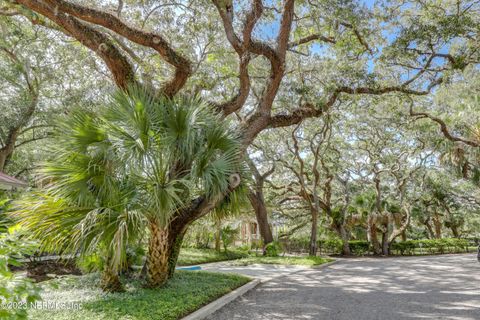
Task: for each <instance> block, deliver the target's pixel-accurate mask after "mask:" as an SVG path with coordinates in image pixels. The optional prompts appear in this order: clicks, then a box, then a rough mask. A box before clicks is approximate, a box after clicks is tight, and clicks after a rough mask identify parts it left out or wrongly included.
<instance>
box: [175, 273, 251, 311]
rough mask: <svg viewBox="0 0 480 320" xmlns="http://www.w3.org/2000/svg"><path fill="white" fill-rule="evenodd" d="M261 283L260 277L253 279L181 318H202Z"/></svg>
mask: <svg viewBox="0 0 480 320" xmlns="http://www.w3.org/2000/svg"><path fill="white" fill-rule="evenodd" d="M259 284H260V279H253V280H252V281H250V282H249V283H247V284H244V285H243V286H241V287H239V288H237V289H235V290H233V291H232V292H230V293H228V294H226V295H224V296H223V297H221V298H218V299H217V300H215V301H213V302H210V303H209V304H207V305H206V306H204V307H202V308H200V309H198V310H197V311H195V312H193V313H190V314H189V315H188V316H186V317H184V318H182V319H181V320H202V319H205V318H206V317H208V316H209V315H211V314H212V313H214V312H215V311H217V310H218V309H220V308H222V307H223V306H225V305H226V304H228V303H230V302H232V301H233V300H235V299H236V298H238V297H240V296H242V295H244V294H245V293H247V292H248V291H250V290H252V289H253V288H255V287H256V286H258V285H259Z"/></svg>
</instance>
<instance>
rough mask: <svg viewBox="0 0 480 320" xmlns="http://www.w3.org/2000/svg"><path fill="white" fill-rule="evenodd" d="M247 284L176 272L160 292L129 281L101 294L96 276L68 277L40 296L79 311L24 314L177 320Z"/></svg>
mask: <svg viewBox="0 0 480 320" xmlns="http://www.w3.org/2000/svg"><path fill="white" fill-rule="evenodd" d="M249 281H250V279H249V278H247V277H245V276H240V275H234V274H220V273H211V272H205V271H201V272H195V271H177V272H176V273H175V276H174V277H173V278H172V279H171V280H170V281H169V282H168V283H167V285H165V286H164V287H162V288H160V289H144V288H142V283H141V282H140V281H130V282H129V283H127V285H126V289H127V291H126V292H124V293H114V294H105V293H102V291H101V290H100V289H99V288H98V283H99V275H98V274H87V275H84V276H68V277H66V278H63V279H57V280H52V281H48V282H45V283H44V284H43V287H44V291H43V292H42V294H41V296H42V298H43V301H44V302H47V303H51V302H53V301H57V302H59V303H60V302H61V303H81V304H82V308H81V310H34V309H30V310H29V311H28V314H29V319H48V320H67V319H68V320H76V319H78V320H85V319H89V320H99V319H102V320H103V319H105V320H111V319H125V320H126V319H128V320H137V319H138V320H143V319H147V320H148V319H155V320H158V319H162V320H170V319H179V318H182V317H184V316H186V315H187V314H189V313H191V312H193V311H195V310H197V309H199V308H200V307H202V306H203V305H206V304H208V303H209V302H211V301H213V300H215V299H217V298H219V297H221V296H223V295H225V294H227V293H228V292H230V291H232V290H234V289H235V288H237V287H239V286H242V285H244V284H245V283H247V282H249Z"/></svg>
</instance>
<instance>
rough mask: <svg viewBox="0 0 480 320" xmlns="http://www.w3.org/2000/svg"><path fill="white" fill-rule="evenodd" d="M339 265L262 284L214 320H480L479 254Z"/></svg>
mask: <svg viewBox="0 0 480 320" xmlns="http://www.w3.org/2000/svg"><path fill="white" fill-rule="evenodd" d="M340 260H341V261H339V262H338V263H336V264H334V265H332V266H330V267H328V268H325V269H323V270H315V269H307V270H300V271H296V272H294V273H292V274H289V275H285V276H281V277H278V278H275V279H274V280H271V281H269V282H266V283H264V284H261V285H260V286H259V287H258V288H257V289H256V290H254V291H252V292H250V293H248V294H246V295H245V296H244V297H242V298H241V299H239V300H238V301H236V302H234V303H231V304H230V305H228V306H227V307H226V308H224V309H222V310H220V311H219V312H217V313H216V314H215V315H214V316H213V317H212V318H210V319H345V320H350V319H432V320H433V319H435V320H436V319H450V320H475V319H480V272H479V271H480V265H479V264H478V262H477V261H476V257H475V256H474V255H471V254H468V255H467V254H465V255H443V256H430V257H408V258H389V259H377V258H363V259H340ZM249 267H250V266H249ZM258 270H261V268H259V269H258ZM300 314H301V316H300Z"/></svg>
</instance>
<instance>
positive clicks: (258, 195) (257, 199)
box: [248, 191, 273, 255]
mask: <svg viewBox="0 0 480 320" xmlns="http://www.w3.org/2000/svg"><path fill="white" fill-rule="evenodd" d="M248 199H249V200H250V203H251V205H252V207H253V210H254V211H255V216H256V218H257V223H258V228H259V229H260V235H261V237H262V240H263V254H264V255H265V254H266V250H265V248H266V246H267V244H269V243H271V242H273V235H272V230H271V229H270V225H269V224H268V212H267V206H266V205H265V200H264V197H263V193H262V192H258V191H257V192H253V191H251V192H249V193H248Z"/></svg>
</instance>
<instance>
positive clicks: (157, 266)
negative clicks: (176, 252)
mask: <svg viewBox="0 0 480 320" xmlns="http://www.w3.org/2000/svg"><path fill="white" fill-rule="evenodd" d="M149 228H150V240H149V244H148V258H147V286H148V287H151V288H154V287H159V286H161V285H163V284H164V283H165V282H166V281H167V279H168V277H169V263H168V261H169V255H170V249H171V248H170V246H169V241H168V229H167V228H162V227H160V226H159V225H158V224H157V223H156V222H151V223H150V226H149Z"/></svg>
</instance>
